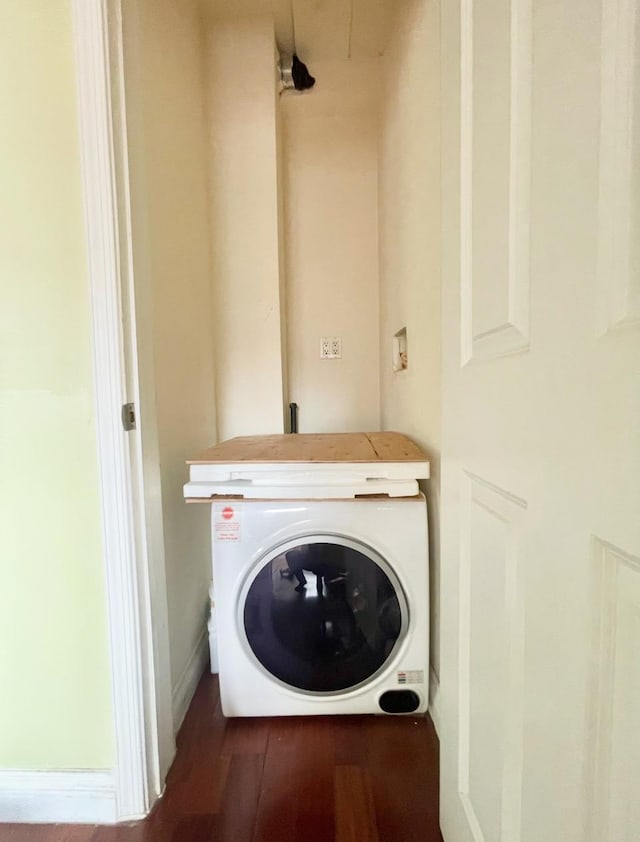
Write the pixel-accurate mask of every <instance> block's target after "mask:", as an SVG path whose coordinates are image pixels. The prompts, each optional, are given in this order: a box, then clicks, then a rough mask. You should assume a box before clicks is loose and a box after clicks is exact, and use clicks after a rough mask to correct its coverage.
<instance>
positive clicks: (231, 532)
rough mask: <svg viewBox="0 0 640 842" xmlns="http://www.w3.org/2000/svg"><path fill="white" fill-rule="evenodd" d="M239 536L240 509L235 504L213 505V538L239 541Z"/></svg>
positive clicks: (240, 531)
mask: <svg viewBox="0 0 640 842" xmlns="http://www.w3.org/2000/svg"><path fill="white" fill-rule="evenodd" d="M241 538H242V529H241V518H240V511H239V510H238V509H237V508H236V507H235V506H214V509H213V540H214V541H240V540H241Z"/></svg>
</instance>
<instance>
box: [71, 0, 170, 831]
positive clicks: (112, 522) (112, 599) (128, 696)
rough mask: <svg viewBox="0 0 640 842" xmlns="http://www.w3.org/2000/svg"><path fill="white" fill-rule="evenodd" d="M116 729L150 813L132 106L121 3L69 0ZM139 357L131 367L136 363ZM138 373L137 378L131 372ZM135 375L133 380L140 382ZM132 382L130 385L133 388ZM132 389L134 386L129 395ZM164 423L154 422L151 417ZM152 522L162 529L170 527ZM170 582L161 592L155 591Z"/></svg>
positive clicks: (152, 582) (153, 642)
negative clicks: (127, 417) (127, 422)
mask: <svg viewBox="0 0 640 842" xmlns="http://www.w3.org/2000/svg"><path fill="white" fill-rule="evenodd" d="M72 14H73V37H74V48H75V58H76V74H77V90H78V117H79V135H80V152H81V172H82V190H83V196H84V209H85V223H86V247H87V258H88V271H89V286H90V302H91V342H92V348H93V367H94V380H95V410H96V433H97V452H98V464H99V485H100V498H101V522H102V540H103V557H104V568H105V589H106V601H107V616H108V637H109V649H110V663H111V679H112V704H113V725H114V737H115V767H114V781H115V790H116V791H115V796H116V820H117V821H123V820H127V819H134V818H140V817H142V816H144V815H146V814H147V813H148V812H149V810H150V808H151V806H152V805H153V803H154V801H155V800H156V798H157V797H158V796H159V795H160V793H161V791H162V787H163V785H164V777H165V775H166V772H167V770H168V768H169V766H170V764H171V761H172V760H173V756H174V754H175V734H174V729H173V723H172V722H171V720H170V717H169V720H168V719H167V716H166V715H165V712H166V711H167V710H168V711H171V674H170V668H169V659H168V657H166V652H165V653H164V657H161V656H159V655H158V653H159V652H160V651H162V647H163V646H164V647H166V644H167V627H168V617H167V609H166V583H165V571H164V557H163V555H162V554H158V553H156V554H154V553H153V552H150V551H149V548H148V545H147V527H148V523H147V518H146V516H145V505H144V500H145V483H144V476H145V474H144V466H143V459H142V453H143V450H142V431H141V429H140V426H141V425H140V422H139V419H138V423H137V425H136V427H137V428H136V429H134V430H131V431H129V432H125V431H124V429H123V424H122V418H121V412H122V407H123V405H124V404H125V403H127V402H133V403H134V404H135V406H136V407H139V406H140V400H139V392H140V388H139V381H138V376H137V349H136V327H135V325H136V320H135V311H134V304H135V294H134V293H135V289H134V273H133V243H132V229H131V215H130V214H131V208H130V194H129V166H128V161H129V156H128V147H127V132H126V129H127V121H126V110H125V70H124V60H123V55H124V52H123V30H122V0H72ZM128 366H130V369H128ZM128 370H132V371H133V373H134V374H133V378H131V376H129V377H128V376H127V371H128ZM132 380H133V386H131V385H130V384H131V381H132ZM128 384H129V385H128ZM132 391H133V394H131V392H132ZM154 423H155V419H154ZM154 528H159V529H162V524H161V523H160V524H159V525H157V524H156V525H155V526H154ZM158 586H160V587H161V588H164V589H165V590H164V595H165V598H164V599H160V600H154V598H153V594H154V590H155V591H157V589H158Z"/></svg>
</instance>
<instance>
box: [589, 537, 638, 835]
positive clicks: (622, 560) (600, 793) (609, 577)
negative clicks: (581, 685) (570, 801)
mask: <svg viewBox="0 0 640 842" xmlns="http://www.w3.org/2000/svg"><path fill="white" fill-rule="evenodd" d="M593 556H594V562H595V567H596V576H595V582H596V597H597V599H596V603H595V606H594V607H595V624H594V625H595V633H594V640H595V645H594V652H595V653H596V661H595V670H594V676H593V693H592V697H593V699H594V704H593V706H592V711H591V721H590V722H589V723H588V727H587V740H588V749H587V751H588V756H589V754H590V761H591V762H590V764H589V769H590V780H589V793H588V797H589V800H590V802H591V803H592V804H593V807H594V809H593V810H592V811H591V827H590V836H589V838H590V840H591V842H602V840H603V839H615V840H616V841H617V842H618V840H619V842H631V838H630V837H629V839H628V840H627V838H626V837H625V836H621V834H624V832H625V830H624V828H625V827H631V826H632V825H631V823H629V824H625V822H626V821H627V819H626V818H625V817H624V816H622V815H620V813H621V812H622V810H621V809H620V806H621V805H620V803H619V801H620V797H619V798H618V804H616V803H615V799H614V798H613V797H612V796H613V793H615V792H618V793H620V788H621V787H622V788H623V789H624V782H626V783H627V785H628V788H629V789H630V788H631V787H632V786H633V787H634V788H635V785H636V784H637V781H636V779H635V778H634V777H631V780H630V776H629V769H628V768H626V766H625V759H627V758H631V756H632V753H633V751H634V749H635V751H636V752H638V753H640V735H638V729H637V727H636V725H637V722H636V716H637V710H638V706H639V705H640V680H638V679H636V681H635V694H636V697H635V698H629V696H631V695H632V693H633V684H632V683H631V682H632V681H633V676H637V675H638V661H637V641H638V639H639V634H640V558H638V557H637V556H632V555H630V554H629V553H627V552H625V551H624V550H622V549H620V548H619V547H616V546H614V545H613V544H610V543H609V542H607V541H603V540H601V539H600V538H597V537H594V538H593ZM625 644H626V645H625ZM626 661H628V662H626ZM625 713H626V714H627V716H629V717H630V718H632V719H633V721H627V720H626V719H625ZM631 713H632V714H633V716H631ZM625 726H626V727H625ZM636 772H637V770H636ZM621 797H622V798H624V793H623V794H622V796H621ZM634 802H637V797H636V796H635V792H634V795H633V797H632V798H631V799H629V804H632V803H634ZM629 809H631V807H629ZM638 815H640V810H638ZM636 826H637V824H636Z"/></svg>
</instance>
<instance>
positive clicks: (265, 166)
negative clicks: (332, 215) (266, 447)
mask: <svg viewBox="0 0 640 842" xmlns="http://www.w3.org/2000/svg"><path fill="white" fill-rule="evenodd" d="M207 29H208V42H207V82H208V118H207V119H208V130H209V138H210V145H209V152H210V157H209V167H210V175H211V199H210V208H211V229H210V236H211V243H212V256H213V278H214V321H215V327H216V330H215V332H216V346H215V347H216V393H217V403H218V427H219V433H220V438H221V439H226V438H229V437H231V436H237V435H249V434H259V433H281V432H283V430H284V426H283V425H284V413H283V402H284V400H285V398H286V396H285V395H284V387H283V370H282V368H283V363H282V336H281V313H280V306H281V305H280V288H281V273H280V266H279V251H278V173H277V159H278V156H277V142H276V132H277V119H276V90H275V65H276V58H275V54H274V31H273V21H272V19H271V18H270V17H269V16H267V15H255V16H252V17H246V18H245V17H242V16H241V17H237V18H234V19H229V20H227V19H220V18H214V19H212V20H210V21H209V23H208V27H207Z"/></svg>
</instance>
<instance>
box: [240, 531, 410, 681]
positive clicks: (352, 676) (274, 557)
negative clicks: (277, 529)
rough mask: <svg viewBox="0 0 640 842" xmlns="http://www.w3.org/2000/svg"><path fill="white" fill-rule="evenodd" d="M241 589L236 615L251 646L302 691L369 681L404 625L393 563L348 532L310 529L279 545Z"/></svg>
mask: <svg viewBox="0 0 640 842" xmlns="http://www.w3.org/2000/svg"><path fill="white" fill-rule="evenodd" d="M265 559H266V562H265ZM243 594H244V600H243V601H242V604H241V606H240V611H241V622H242V623H243V625H244V632H245V635H246V641H247V644H248V646H249V648H250V649H251V651H252V653H253V654H254V656H255V657H256V658H257V660H258V662H259V663H260V664H261V666H262V667H263V669H264V670H266V671H267V672H268V673H269V674H270V675H271V676H273V677H275V678H276V679H278V680H279V681H281V682H283V683H284V684H286V685H288V686H289V687H291V688H295V689H297V690H300V691H304V692H307V693H319V694H335V693H341V692H346V691H348V690H351V689H353V688H355V687H358V686H359V685H362V684H364V683H366V682H367V681H368V680H370V679H371V678H372V677H374V676H375V675H376V674H377V673H379V672H380V671H381V670H382V669H383V668H384V666H385V664H386V663H387V662H388V660H389V659H390V658H391V656H392V655H393V653H394V652H395V650H396V649H397V647H398V646H399V644H400V642H401V641H402V639H403V637H404V636H405V634H406V630H407V627H408V620H409V616H408V607H407V601H406V599H405V596H404V593H403V592H402V588H401V587H400V583H399V582H398V579H397V577H396V576H395V574H394V572H393V570H392V569H391V567H390V566H389V565H388V564H387V563H386V562H385V561H384V559H382V558H381V557H380V556H379V555H378V554H377V553H375V552H374V551H373V550H371V549H370V548H368V547H365V546H364V545H362V544H359V543H356V542H355V541H350V540H348V539H345V538H339V537H335V536H329V535H314V536H309V537H307V538H304V539H300V540H298V541H294V542H288V543H287V544H283V545H282V546H281V547H278V548H277V549H276V550H273V551H271V552H270V553H268V554H267V555H266V556H264V557H263V559H262V560H261V561H260V562H259V563H258V566H257V570H256V568H254V572H252V574H251V575H250V576H249V579H248V581H247V582H246V583H245V587H244V588H243Z"/></svg>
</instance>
